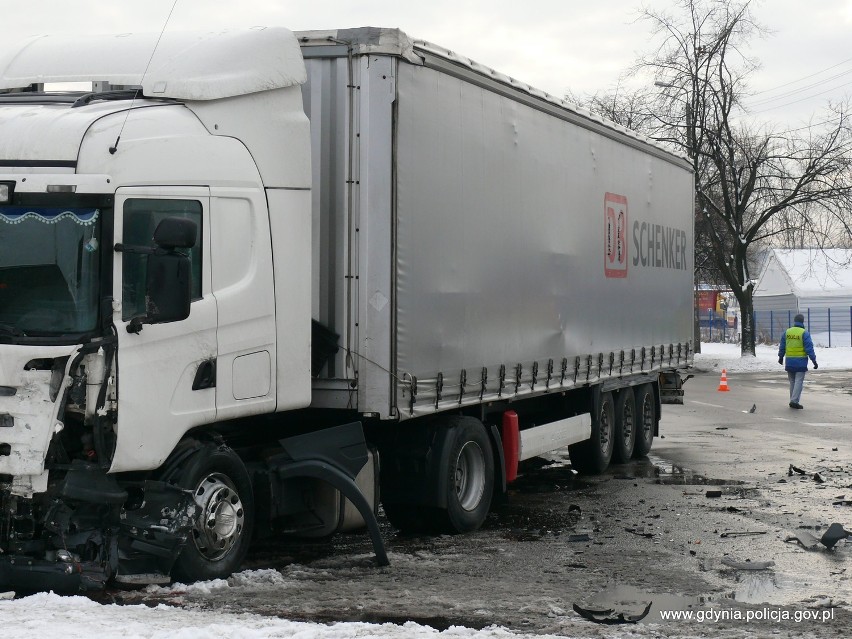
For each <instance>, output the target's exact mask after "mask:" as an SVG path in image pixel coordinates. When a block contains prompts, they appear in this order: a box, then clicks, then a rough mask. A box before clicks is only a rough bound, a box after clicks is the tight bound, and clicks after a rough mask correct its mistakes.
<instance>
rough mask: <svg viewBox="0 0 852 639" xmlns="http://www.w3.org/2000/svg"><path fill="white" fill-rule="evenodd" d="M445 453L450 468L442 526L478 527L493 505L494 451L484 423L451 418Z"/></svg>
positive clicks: (452, 529)
mask: <svg viewBox="0 0 852 639" xmlns="http://www.w3.org/2000/svg"><path fill="white" fill-rule="evenodd" d="M447 438H448V440H447V442H446V445H445V446H444V455H445V460H444V461H446V462H447V465H446V469H447V472H448V476H447V482H446V491H447V494H446V498H447V508H446V510H442V511H440V512H441V515H442V519H443V520H444V521H443V522H442V523H443V524H444V525H443V526H441V528H443V529H444V530H445V531H447V532H450V533H464V532H470V531H472V530H476V529H478V528H479V527H480V526H481V525H482V523H483V522H484V521H485V517H486V516H487V515H488V510H489V509H490V508H491V496H492V494H493V492H494V454H493V452H492V450H491V441H490V440H489V439H488V434H487V433H486V432H485V427H484V426H483V425H482V422H480V421H479V420H478V419H475V418H473V417H456V418H452V419H451V420H449V428H448V431H447Z"/></svg>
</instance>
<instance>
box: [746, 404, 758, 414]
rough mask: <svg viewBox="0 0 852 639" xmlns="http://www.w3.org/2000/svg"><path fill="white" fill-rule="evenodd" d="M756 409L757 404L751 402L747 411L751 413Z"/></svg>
mask: <svg viewBox="0 0 852 639" xmlns="http://www.w3.org/2000/svg"><path fill="white" fill-rule="evenodd" d="M756 410H757V404H752V405H751V408H750V409H749V411H748V412H750V413H753V412H755V411H756Z"/></svg>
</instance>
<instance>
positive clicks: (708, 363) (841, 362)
mask: <svg viewBox="0 0 852 639" xmlns="http://www.w3.org/2000/svg"><path fill="white" fill-rule="evenodd" d="M814 350H815V352H816V358H817V363H818V364H819V370H818V371H816V373H815V374H817V375H818V374H819V373H820V371H830V370H852V347H850V346H841V347H835V348H819V347H816V348H815V349H814ZM755 351H756V356H755V357H751V356H745V357H741V356H740V345H739V344H718V343H702V344H701V352H700V353H698V354H696V355H695V362H694V366H695V368H696V369H697V370H699V371H711V372H719V373H721V372H722V369H725V370H726V371H727V372H729V373H748V372H764V371H783V370H784V367H783V366H782V365H780V364H779V363H778V345H777V344H776V345H774V346H765V345H762V344H758V345H757V348H756V349H755ZM812 373H813V371H812Z"/></svg>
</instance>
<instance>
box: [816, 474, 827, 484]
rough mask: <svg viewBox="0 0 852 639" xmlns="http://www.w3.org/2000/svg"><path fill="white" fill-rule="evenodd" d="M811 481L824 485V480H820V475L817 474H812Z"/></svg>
mask: <svg viewBox="0 0 852 639" xmlns="http://www.w3.org/2000/svg"><path fill="white" fill-rule="evenodd" d="M813 480H814V481H815V482H816V483H818V484H824V483H825V480H824V479H823V478H822V475H820V474H819V473H814V477H813Z"/></svg>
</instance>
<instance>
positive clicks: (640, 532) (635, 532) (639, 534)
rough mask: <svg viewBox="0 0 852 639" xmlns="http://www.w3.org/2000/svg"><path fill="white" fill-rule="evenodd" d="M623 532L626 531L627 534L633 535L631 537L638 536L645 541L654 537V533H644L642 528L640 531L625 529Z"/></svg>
mask: <svg viewBox="0 0 852 639" xmlns="http://www.w3.org/2000/svg"><path fill="white" fill-rule="evenodd" d="M624 530H626V531H627V532H629V533H631V534H633V535H637V536H639V537H645V538H646V539H653V538H654V537H655V536H656V533H652V532H645V529H644V528H642V529H638V528H625V529H624Z"/></svg>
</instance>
